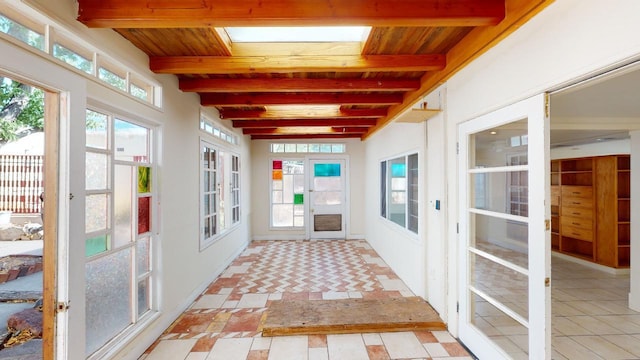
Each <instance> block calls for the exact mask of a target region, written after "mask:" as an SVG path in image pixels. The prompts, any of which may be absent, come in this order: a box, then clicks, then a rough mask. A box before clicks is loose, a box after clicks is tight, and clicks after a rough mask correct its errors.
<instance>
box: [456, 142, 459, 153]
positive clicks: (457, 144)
mask: <svg viewBox="0 0 640 360" xmlns="http://www.w3.org/2000/svg"><path fill="white" fill-rule="evenodd" d="M456 155H460V143H459V142H457V143H456Z"/></svg>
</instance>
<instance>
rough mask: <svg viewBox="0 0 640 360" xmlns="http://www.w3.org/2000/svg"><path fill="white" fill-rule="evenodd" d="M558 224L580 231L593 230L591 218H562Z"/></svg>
mask: <svg viewBox="0 0 640 360" xmlns="http://www.w3.org/2000/svg"><path fill="white" fill-rule="evenodd" d="M560 223H561V224H562V225H566V226H574V227H577V228H580V229H587V230H591V229H593V219H592V218H582V217H573V216H562V217H561V218H560Z"/></svg>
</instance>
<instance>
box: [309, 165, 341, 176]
mask: <svg viewBox="0 0 640 360" xmlns="http://www.w3.org/2000/svg"><path fill="white" fill-rule="evenodd" d="M313 172H314V176H340V164H314V166H313Z"/></svg>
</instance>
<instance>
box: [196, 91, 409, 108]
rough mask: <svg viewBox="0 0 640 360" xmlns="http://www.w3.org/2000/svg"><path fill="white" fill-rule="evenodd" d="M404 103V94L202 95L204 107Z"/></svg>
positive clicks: (201, 100)
mask: <svg viewBox="0 0 640 360" xmlns="http://www.w3.org/2000/svg"><path fill="white" fill-rule="evenodd" d="M401 103H402V94H379V93H374V94H345V93H335V94H333V93H296V94H283V93H257V94H255V93H254V94H222V93H205V94H201V95H200V105H202V106H263V105H291V104H305V105H343V104H344V105H394V104H401Z"/></svg>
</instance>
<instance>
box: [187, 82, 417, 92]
mask: <svg viewBox="0 0 640 360" xmlns="http://www.w3.org/2000/svg"><path fill="white" fill-rule="evenodd" d="M419 87H420V81H419V80H417V79H308V78H305V79H301V78H276V79H273V78H260V79H181V80H180V90H182V91H188V92H201V93H202V92H220V93H229V92H232V93H233V92H236V93H240V92H263V91H268V92H352V91H363V92H366V91H412V90H417V89H418V88H419Z"/></svg>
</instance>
